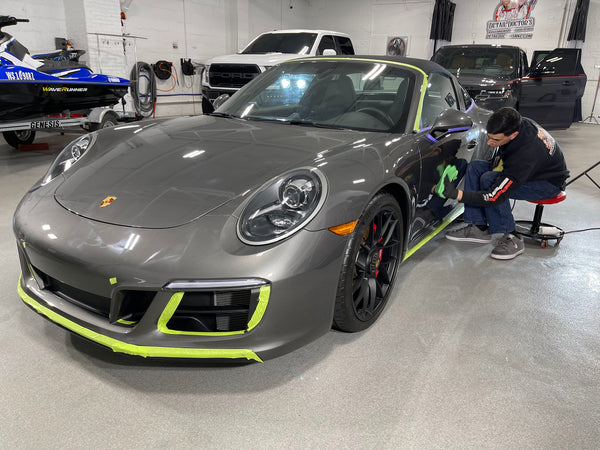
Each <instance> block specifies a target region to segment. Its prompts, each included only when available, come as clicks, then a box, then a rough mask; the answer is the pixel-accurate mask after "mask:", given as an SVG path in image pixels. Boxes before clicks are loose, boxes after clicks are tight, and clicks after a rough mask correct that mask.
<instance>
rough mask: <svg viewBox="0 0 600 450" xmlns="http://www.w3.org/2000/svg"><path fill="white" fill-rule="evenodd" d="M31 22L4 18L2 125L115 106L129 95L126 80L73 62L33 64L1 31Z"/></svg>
mask: <svg viewBox="0 0 600 450" xmlns="http://www.w3.org/2000/svg"><path fill="white" fill-rule="evenodd" d="M18 22H29V19H16V18H15V17H12V16H0V121H12V120H19V119H25V118H30V117H36V116H43V115H48V114H57V113H62V112H64V111H70V112H84V111H88V110H90V109H92V108H96V107H101V106H112V105H115V104H116V103H118V102H119V100H121V99H122V98H123V96H125V94H127V90H128V88H129V85H130V82H129V80H127V79H125V78H120V77H116V76H110V75H103V74H97V73H93V72H92V71H91V70H90V68H89V67H87V66H85V65H84V64H82V63H80V62H79V61H77V59H75V60H74V59H73V58H64V59H57V58H52V57H45V58H44V57H41V58H40V57H37V58H34V57H32V56H31V54H30V53H29V50H27V48H26V47H25V46H23V45H22V44H21V43H20V42H18V41H17V40H16V39H15V38H14V37H12V36H11V35H10V34H8V33H5V32H3V31H2V28H3V27H6V26H10V25H16V24H17V23H18Z"/></svg>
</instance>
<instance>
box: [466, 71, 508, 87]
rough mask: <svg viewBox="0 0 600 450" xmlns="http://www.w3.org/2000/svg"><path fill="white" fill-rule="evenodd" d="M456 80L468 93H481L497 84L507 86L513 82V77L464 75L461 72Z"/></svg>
mask: <svg viewBox="0 0 600 450" xmlns="http://www.w3.org/2000/svg"><path fill="white" fill-rule="evenodd" d="M456 78H458V81H459V82H460V84H461V85H462V86H463V87H464V88H465V89H466V90H467V91H480V90H482V89H486V88H489V87H491V86H494V85H496V84H506V83H508V82H509V81H510V80H512V78H511V77H501V76H488V75H475V74H469V73H466V74H462V73H460V71H459V74H458V76H457V77H456Z"/></svg>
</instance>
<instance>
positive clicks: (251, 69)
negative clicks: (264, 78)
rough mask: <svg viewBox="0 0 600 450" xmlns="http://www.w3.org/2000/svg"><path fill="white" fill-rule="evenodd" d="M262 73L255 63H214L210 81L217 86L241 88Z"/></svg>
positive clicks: (210, 72)
mask: <svg viewBox="0 0 600 450" xmlns="http://www.w3.org/2000/svg"><path fill="white" fill-rule="evenodd" d="M259 74H260V69H259V68H258V66H257V65H255V64H212V65H211V66H210V69H209V72H208V81H209V82H210V85H211V86H212V87H215V88H219V87H221V88H234V89H239V88H241V87H243V86H245V85H246V84H248V83H249V82H250V81H252V80H253V79H254V78H255V77H256V76H258V75H259Z"/></svg>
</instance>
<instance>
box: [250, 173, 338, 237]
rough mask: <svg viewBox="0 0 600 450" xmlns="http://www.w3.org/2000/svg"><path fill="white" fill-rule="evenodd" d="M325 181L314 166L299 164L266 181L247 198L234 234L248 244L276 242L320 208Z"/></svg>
mask: <svg viewBox="0 0 600 450" xmlns="http://www.w3.org/2000/svg"><path fill="white" fill-rule="evenodd" d="M326 196H327V181H326V179H325V176H324V175H323V174H322V173H321V172H320V171H319V170H318V169H311V168H302V169H298V170H294V171H292V172H288V173H286V174H284V175H282V176H281V177H279V178H277V179H276V180H273V181H270V182H269V183H267V184H265V185H264V186H262V187H261V188H260V190H259V191H258V192H257V193H256V194H255V195H254V197H253V198H252V199H251V200H250V202H249V203H248V205H247V206H246V208H245V209H244V211H243V213H242V215H241V216H240V218H239V221H238V236H239V238H240V239H241V240H242V242H244V243H246V244H250V245H264V244H270V243H273V242H277V241H279V240H281V239H284V238H286V237H288V236H290V235H292V234H294V233H295V232H297V231H299V230H300V229H301V228H302V227H303V226H304V225H306V224H307V223H308V222H309V221H310V220H311V219H312V218H313V217H314V216H315V215H316V214H317V213H318V212H319V210H320V209H321V207H322V206H323V203H324V202H325V198H326Z"/></svg>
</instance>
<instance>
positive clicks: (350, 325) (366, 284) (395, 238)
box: [333, 193, 404, 332]
mask: <svg viewBox="0 0 600 450" xmlns="http://www.w3.org/2000/svg"><path fill="white" fill-rule="evenodd" d="M403 237H404V234H403V222H402V210H401V209H400V206H399V205H398V202H397V201H396V199H395V198H394V197H393V196H392V195H390V194H387V193H381V194H378V195H376V196H375V197H374V198H373V199H372V200H371V201H370V202H369V204H368V205H367V208H366V209H365V211H364V212H363V214H362V216H361V218H360V219H359V221H358V224H357V225H356V228H355V230H354V232H353V233H352V236H351V238H350V240H349V242H348V244H347V246H346V251H345V254H344V264H343V266H342V271H341V274H340V279H339V284H338V293H337V298H336V304H335V311H334V323H333V326H334V328H337V329H338V330H341V331H347V332H356V331H361V330H364V329H366V328H368V327H369V326H371V324H373V323H374V322H375V321H376V320H377V318H378V317H379V315H380V314H381V312H382V311H383V309H384V307H385V305H386V303H387V301H388V299H389V297H390V293H391V288H392V283H393V281H394V277H395V275H396V271H397V269H398V266H399V265H400V263H401V258H402V250H403Z"/></svg>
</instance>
